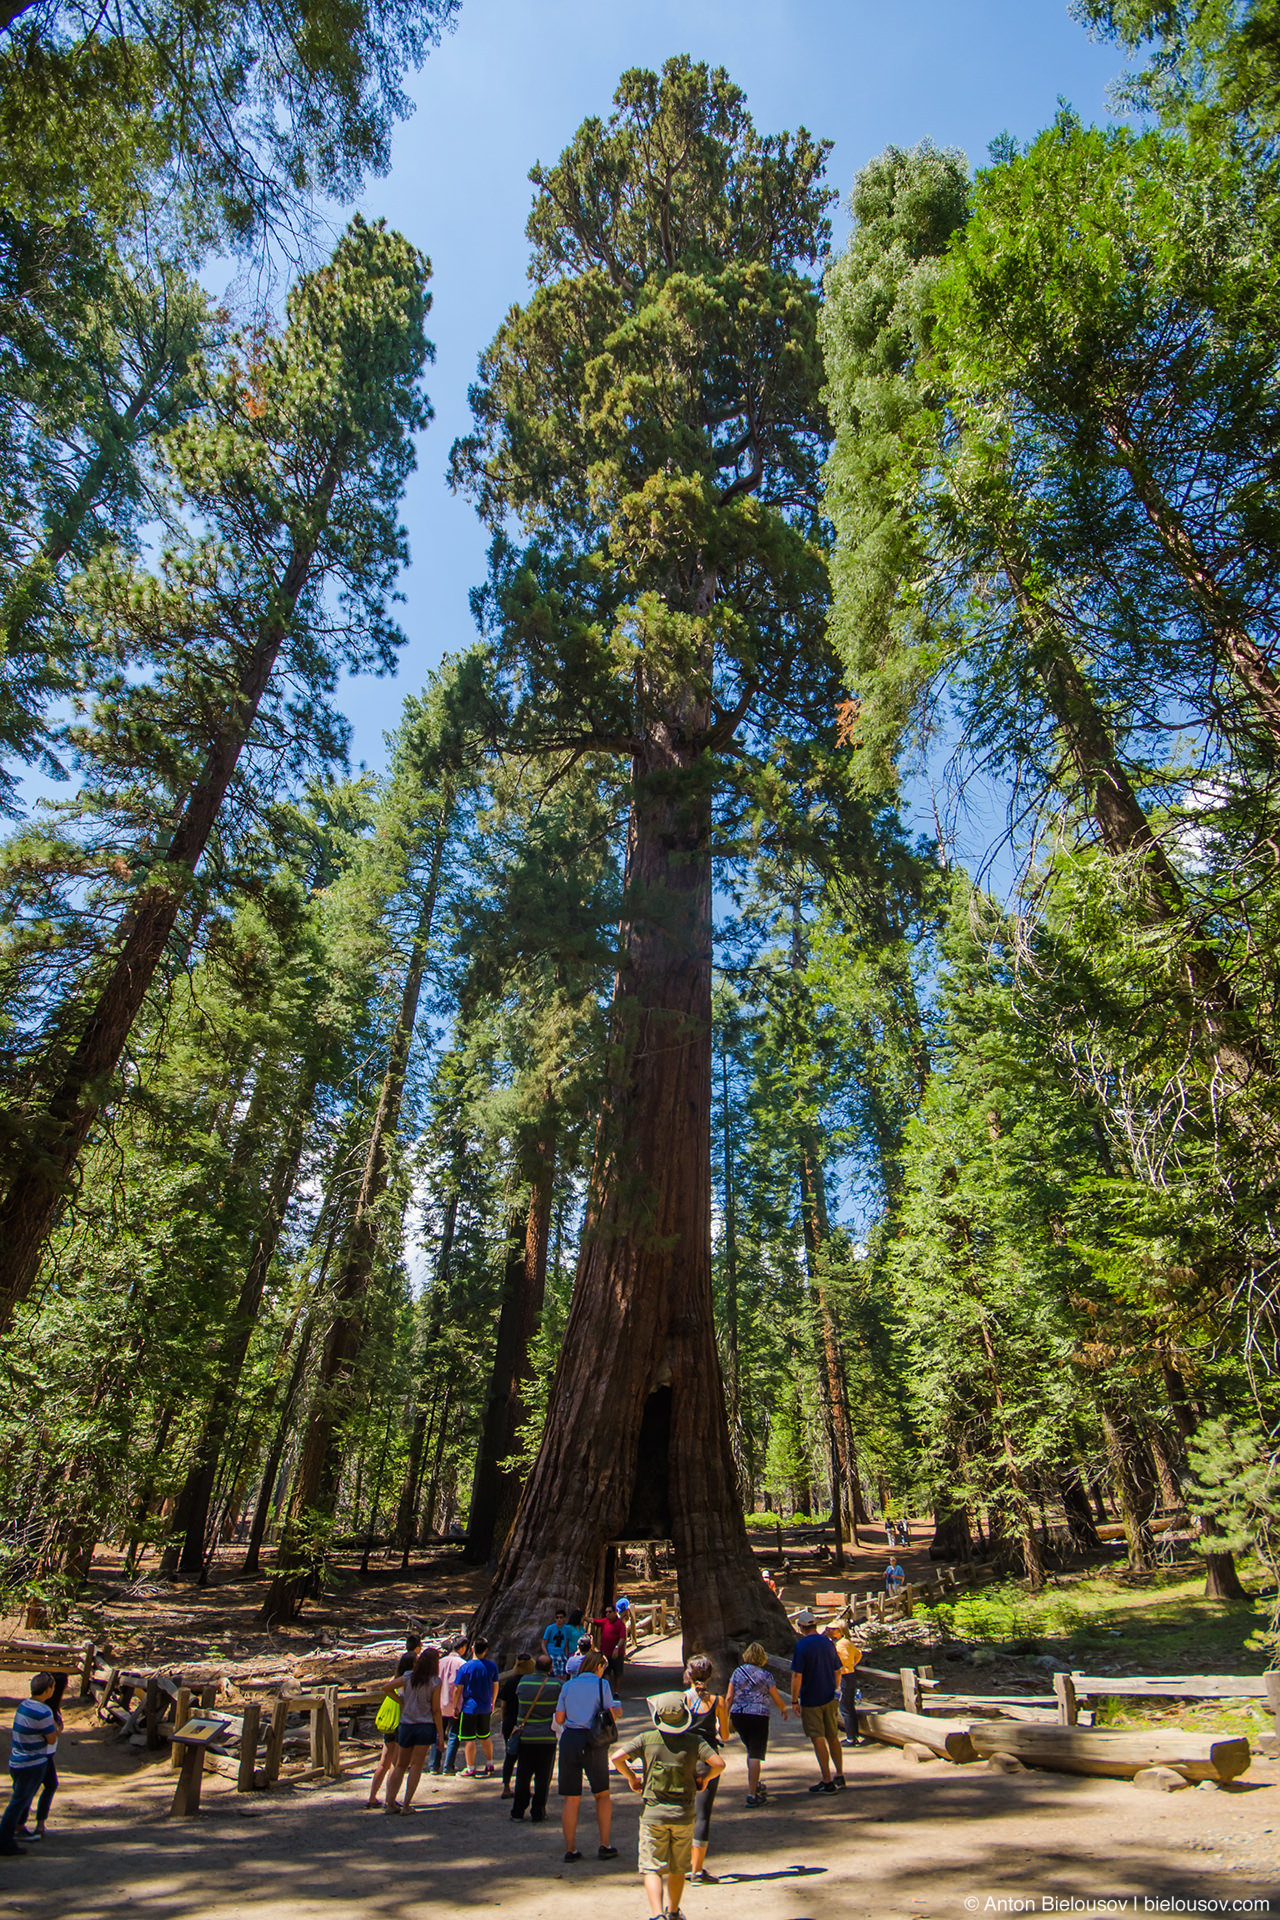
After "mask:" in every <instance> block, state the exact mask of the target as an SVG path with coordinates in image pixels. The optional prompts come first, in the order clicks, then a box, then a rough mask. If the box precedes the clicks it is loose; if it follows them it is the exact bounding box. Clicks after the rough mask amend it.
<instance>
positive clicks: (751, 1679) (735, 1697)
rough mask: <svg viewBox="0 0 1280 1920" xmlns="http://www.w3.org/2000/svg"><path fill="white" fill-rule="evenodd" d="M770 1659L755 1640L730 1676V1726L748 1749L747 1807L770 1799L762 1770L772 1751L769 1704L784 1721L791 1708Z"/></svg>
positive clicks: (788, 1715) (728, 1693) (727, 1700)
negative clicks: (776, 1684)
mask: <svg viewBox="0 0 1280 1920" xmlns="http://www.w3.org/2000/svg"><path fill="white" fill-rule="evenodd" d="M768 1661H769V1656H768V1654H767V1653H766V1652H765V1650H764V1648H763V1647H762V1646H761V1644H760V1642H759V1641H758V1640H753V1641H752V1642H751V1645H750V1646H749V1647H748V1648H747V1650H746V1652H745V1653H744V1654H743V1656H742V1664H741V1665H740V1666H737V1667H735V1668H734V1670H733V1672H732V1673H731V1674H730V1676H729V1688H728V1691H727V1693H726V1694H725V1704H726V1706H727V1707H728V1709H729V1723H730V1725H731V1726H732V1728H733V1730H734V1732H735V1733H736V1734H737V1736H738V1738H739V1740H741V1742H742V1744H743V1746H744V1747H745V1748H746V1750H747V1805H748V1806H749V1807H762V1806H763V1805H764V1803H765V1801H766V1800H767V1799H768V1797H769V1796H768V1792H767V1790H766V1788H765V1784H764V1781H763V1780H762V1779H761V1778H760V1769H761V1767H762V1765H763V1764H764V1758H765V1755H766V1754H767V1753H768V1751H769V1702H770V1701H772V1702H773V1704H774V1706H775V1707H777V1708H778V1711H779V1712H780V1713H781V1715H782V1717H783V1719H784V1720H787V1719H789V1718H790V1716H791V1709H790V1707H789V1706H788V1705H787V1703H786V1701H785V1700H784V1699H783V1697H782V1695H781V1694H780V1693H779V1692H778V1689H777V1687H776V1686H775V1685H774V1679H773V1675H772V1673H770V1671H769V1665H768Z"/></svg>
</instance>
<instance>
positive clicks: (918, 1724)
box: [858, 1709, 977, 1764]
mask: <svg viewBox="0 0 1280 1920" xmlns="http://www.w3.org/2000/svg"><path fill="white" fill-rule="evenodd" d="M858 1731H859V1732H860V1733H863V1734H865V1735H866V1736H867V1737H868V1739H871V1740H879V1741H881V1742H882V1743H883V1744H884V1745H885V1746H888V1747H905V1746H909V1745H912V1744H915V1745H918V1746H922V1747H929V1748H930V1749H931V1750H932V1751H933V1752H934V1753H936V1754H937V1755H938V1757H939V1759H942V1760H954V1761H956V1762H957V1763H958V1764H963V1762H965V1761H966V1760H974V1759H976V1758H977V1754H976V1751H975V1748H974V1743H973V1741H972V1740H971V1739H970V1737H969V1727H968V1724H967V1723H966V1722H965V1721H963V1720H941V1719H938V1718H937V1717H936V1716H935V1715H932V1714H924V1713H903V1712H901V1711H898V1710H895V1711H894V1712H892V1713H864V1712H863V1711H862V1710H861V1709H859V1712H858Z"/></svg>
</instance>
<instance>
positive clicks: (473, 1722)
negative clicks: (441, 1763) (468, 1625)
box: [453, 1635, 498, 1780]
mask: <svg viewBox="0 0 1280 1920" xmlns="http://www.w3.org/2000/svg"><path fill="white" fill-rule="evenodd" d="M488 1651H489V1642H488V1641H487V1640H486V1639H485V1638H484V1637H483V1635H481V1636H480V1637H479V1638H478V1639H477V1640H476V1641H475V1644H474V1646H473V1647H472V1652H471V1658H470V1660H468V1661H467V1663H466V1665H465V1666H463V1667H460V1668H459V1669H458V1677H457V1679H456V1680H455V1681H454V1683H453V1692H454V1698H455V1700H456V1701H458V1702H460V1704H461V1712H460V1715H459V1719H458V1735H459V1738H460V1739H461V1741H462V1747H463V1752H464V1754H465V1755H466V1761H467V1764H466V1766H465V1767H464V1768H463V1769H462V1771H463V1773H464V1774H465V1775H466V1777H467V1779H468V1780H474V1779H475V1778H476V1775H477V1773H478V1772H479V1771H480V1769H478V1768H477V1766H476V1748H477V1747H479V1749H480V1752H481V1754H482V1755H483V1756H484V1769H483V1771H484V1777H485V1778H486V1779H489V1778H491V1777H492V1774H493V1710H494V1708H495V1707H496V1706H497V1704H498V1669H497V1666H496V1665H495V1664H494V1662H493V1661H492V1660H489V1659H486V1657H485V1656H486V1654H487V1653H488Z"/></svg>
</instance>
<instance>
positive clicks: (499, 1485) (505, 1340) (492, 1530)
mask: <svg viewBox="0 0 1280 1920" xmlns="http://www.w3.org/2000/svg"><path fill="white" fill-rule="evenodd" d="M547 1115H548V1120H549V1122H550V1127H554V1117H555V1108H554V1106H553V1105H552V1104H551V1102H550V1101H548V1105H547ZM550 1127H549V1129H548V1137H546V1138H544V1139H542V1140H540V1141H539V1142H538V1144H537V1145H536V1147H534V1149H533V1150H532V1152H531V1153H530V1154H529V1157H528V1162H527V1164H526V1166H525V1168H524V1174H525V1179H526V1180H527V1182H528V1186H529V1203H528V1206H527V1207H522V1208H521V1209H520V1211H519V1213H518V1214H517V1216H516V1218H515V1219H514V1220H513V1221H512V1223H511V1224H512V1232H511V1235H510V1239H509V1241H508V1248H507V1261H506V1269H505V1272H504V1275H503V1284H502V1305H501V1308H500V1309H499V1313H498V1333H497V1339H496V1341H495V1343H494V1354H493V1366H492V1368H491V1369H490V1373H489V1394H488V1399H487V1401H486V1403H485V1410H484V1425H483V1427H482V1429H481V1433H480V1447H479V1451H478V1453H477V1454H476V1471H475V1479H474V1481H473V1483H472V1488H471V1511H470V1513H469V1514H468V1516H467V1545H466V1551H465V1552H464V1554H463V1559H464V1560H468V1561H471V1562H473V1563H475V1564H479V1565H483V1563H484V1562H485V1561H487V1560H491V1559H492V1558H493V1557H494V1553H495V1550H496V1549H497V1548H498V1547H500V1546H501V1544H502V1539H503V1537H504V1530H503V1528H502V1526H501V1521H502V1516H503V1510H504V1508H505V1509H506V1518H507V1524H508V1525H510V1521H511V1519H512V1517H513V1515H514V1512H515V1508H516V1506H517V1505H518V1503H519V1479H520V1476H519V1475H518V1474H515V1473H512V1472H511V1471H510V1470H507V1471H504V1470H503V1467H502V1462H503V1461H504V1460H505V1459H506V1457H507V1455H508V1454H509V1453H510V1452H511V1449H512V1447H513V1446H514V1444H515V1438H516V1434H517V1432H518V1431H519V1428H520V1423H521V1421H522V1420H523V1419H524V1415H525V1403H524V1393H523V1389H524V1386H525V1384H526V1382H527V1381H528V1378H529V1352H530V1348H531V1347H532V1345H533V1342H534V1340H535V1338H536V1337H537V1332H538V1326H539V1323H540V1321H541V1319H542V1301H543V1296H544V1294H545V1293H546V1286H547V1233H548V1229H549V1227H550V1224H551V1190H552V1181H553V1178H554V1174H555V1140H554V1135H553V1134H551V1132H550ZM504 1494H505V1495H506V1496H507V1497H506V1498H505V1499H504ZM512 1496H514V1497H512Z"/></svg>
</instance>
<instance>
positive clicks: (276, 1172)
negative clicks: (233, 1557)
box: [174, 1073, 316, 1580]
mask: <svg viewBox="0 0 1280 1920" xmlns="http://www.w3.org/2000/svg"><path fill="white" fill-rule="evenodd" d="M315 1092H316V1078H315V1075H314V1073H308V1074H307V1077H306V1084H305V1085H304V1086H303V1088H302V1090H301V1091H300V1093H299V1096H298V1098H297V1100H296V1101H295V1103H294V1107H293V1112H292V1114H291V1115H290V1119H289V1123H288V1127H287V1130H286V1133H285V1137H284V1139H283V1141H282V1142H281V1145H280V1148H279V1151H278V1152H277V1154H276V1157H275V1160H274V1162H273V1163H272V1167H271V1174H270V1177H269V1179H268V1182H267V1192H266V1197H265V1202H264V1205H263V1209H262V1216H261V1218H260V1220H259V1222H258V1230H257V1232H256V1233H255V1235H254V1238H253V1245H252V1247H251V1248H250V1251H249V1260H248V1264H247V1266H246V1268H245V1275H244V1281H243V1284H242V1285H241V1288H240V1295H239V1298H238V1299H237V1301H236V1303H235V1307H234V1308H233V1310H232V1313H231V1316H230V1318H229V1319H228V1321H227V1324H226V1326H225V1327H224V1329H223V1333H222V1339H221V1342H220V1344H219V1348H218V1357H217V1361H216V1363H215V1366H214V1388H213V1393H212V1396H211V1397H210V1400H209V1405H208V1409H207V1411H206V1413H205V1417H204V1421H203V1424H202V1426H201V1430H200V1435H199V1438H198V1439H197V1441H196V1447H195V1453H194V1455H193V1457H192V1461H191V1465H190V1467H189V1468H188V1470H187V1478H186V1481H185V1483H184V1485H183V1488H182V1491H181V1493H180V1494H179V1495H178V1501H177V1505H176V1507H175V1509H174V1530H175V1532H178V1533H180V1534H181V1551H180V1553H179V1557H178V1566H177V1572H178V1576H179V1578H180V1579H187V1580H198V1579H199V1578H200V1576H201V1574H202V1573H203V1571H204V1564H205V1535H206V1533H207V1532H208V1526H209V1502H210V1500H211V1499H212V1497H213V1487H214V1481H215V1479H216V1477H217V1471H218V1460H219V1457H220V1454H221V1452H222V1449H223V1446H224V1445H225V1442H226V1439H227V1436H228V1433H229V1432H230V1428H231V1415H232V1410H233V1408H234V1406H235V1402H236V1395H237V1394H238V1392H239V1390H240V1375H241V1372H242V1370H243V1368H244V1362H245V1356H246V1355H247V1353H248V1351H249V1342H250V1340H251V1339H252V1338H253V1329H254V1327H255V1326H256V1325H257V1320H258V1309H259V1307H260V1306H261V1305H262V1295H263V1291H264V1289H265V1287H266V1284H267V1274H268V1272H269V1270H270V1267H271V1262H272V1260H273V1258H274V1257H275V1250H276V1247H277V1245H278V1243H279V1240H280V1231H281V1228H282V1227H283V1226H284V1217H285V1214H286V1212H287V1211H288V1206H289V1201H290V1198H291V1196H292V1194H293V1187H294V1182H295V1181H296V1179H297V1177H298V1168H299V1166H300V1165H301V1162H302V1145H303V1140H304V1138H305V1135H306V1125H307V1120H308V1118H309V1117H310V1113H311V1106H312V1102H313V1101H314V1099H315Z"/></svg>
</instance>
